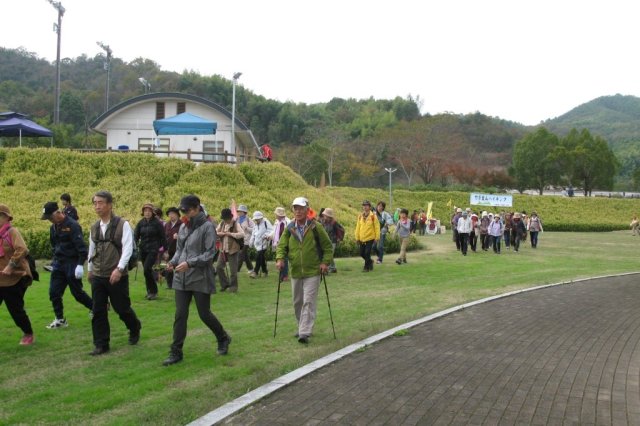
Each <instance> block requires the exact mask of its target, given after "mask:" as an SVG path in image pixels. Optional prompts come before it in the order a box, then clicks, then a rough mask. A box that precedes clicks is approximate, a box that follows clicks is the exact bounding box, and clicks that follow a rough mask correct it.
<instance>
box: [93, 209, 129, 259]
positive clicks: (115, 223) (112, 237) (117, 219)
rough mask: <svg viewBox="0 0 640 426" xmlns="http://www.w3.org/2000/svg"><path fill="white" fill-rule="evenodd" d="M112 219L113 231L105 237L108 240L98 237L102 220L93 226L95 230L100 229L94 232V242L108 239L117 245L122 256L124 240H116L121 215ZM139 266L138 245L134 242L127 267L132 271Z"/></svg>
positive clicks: (111, 229)
mask: <svg viewBox="0 0 640 426" xmlns="http://www.w3.org/2000/svg"><path fill="white" fill-rule="evenodd" d="M111 220H112V221H113V224H112V225H111V228H110V231H111V232H110V233H109V235H105V237H107V239H106V240H100V239H98V238H97V236H98V235H100V220H98V221H97V222H96V223H95V224H94V225H93V226H92V229H94V230H95V229H96V228H97V229H98V232H94V233H93V237H94V238H93V242H94V243H98V242H99V241H108V242H110V243H111V244H113V245H114V246H116V249H117V250H118V253H119V254H120V255H121V256H122V241H116V240H115V235H116V229H117V228H118V225H120V220H121V218H120V217H119V216H113V218H112V219H111ZM137 266H138V247H136V244H135V242H134V243H133V250H132V251H131V257H130V258H129V263H127V269H128V270H129V271H130V270H132V269H135V268H136V267H137Z"/></svg>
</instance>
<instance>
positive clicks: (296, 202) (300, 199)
mask: <svg viewBox="0 0 640 426" xmlns="http://www.w3.org/2000/svg"><path fill="white" fill-rule="evenodd" d="M291 205H292V206H302V207H309V200H307V199H306V198H304V197H297V198H296V199H295V200H293V203H291Z"/></svg>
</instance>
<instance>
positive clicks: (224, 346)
mask: <svg viewBox="0 0 640 426" xmlns="http://www.w3.org/2000/svg"><path fill="white" fill-rule="evenodd" d="M230 344H231V336H229V335H228V334H227V335H225V337H224V338H223V339H222V340H220V341H219V342H218V355H226V354H228V353H229V345H230Z"/></svg>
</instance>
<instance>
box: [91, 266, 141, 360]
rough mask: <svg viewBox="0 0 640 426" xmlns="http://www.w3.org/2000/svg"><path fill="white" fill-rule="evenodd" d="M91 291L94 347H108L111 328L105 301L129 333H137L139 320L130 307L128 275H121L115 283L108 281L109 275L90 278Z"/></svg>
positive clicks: (139, 326) (139, 325)
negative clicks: (109, 303)
mask: <svg viewBox="0 0 640 426" xmlns="http://www.w3.org/2000/svg"><path fill="white" fill-rule="evenodd" d="M91 293H92V296H93V319H92V320H91V329H92V331H93V344H94V345H95V346H96V347H102V348H104V347H109V340H110V339H111V336H110V335H111V328H110V326H109V316H108V313H107V303H108V302H109V301H111V306H113V310H114V311H116V313H117V314H118V316H119V317H120V320H121V321H122V322H123V323H124V324H125V325H126V326H127V328H128V329H129V332H130V333H138V332H139V331H140V328H141V324H140V320H138V317H137V316H136V313H135V312H134V310H133V308H131V299H130V298H129V275H123V276H122V278H120V281H118V282H117V283H115V284H111V283H110V282H109V277H96V276H94V277H93V278H92V279H91Z"/></svg>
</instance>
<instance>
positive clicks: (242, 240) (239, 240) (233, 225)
mask: <svg viewBox="0 0 640 426" xmlns="http://www.w3.org/2000/svg"><path fill="white" fill-rule="evenodd" d="M265 226H266V224H265ZM235 228H236V221H235V220H234V221H233V222H231V227H230V228H229V229H230V230H231V231H232V232H233V230H234V229H235ZM240 229H242V227H240ZM243 233H244V231H243ZM231 238H233V239H234V240H236V243H238V245H240V250H242V249H243V248H244V237H241V238H235V237H231Z"/></svg>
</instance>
